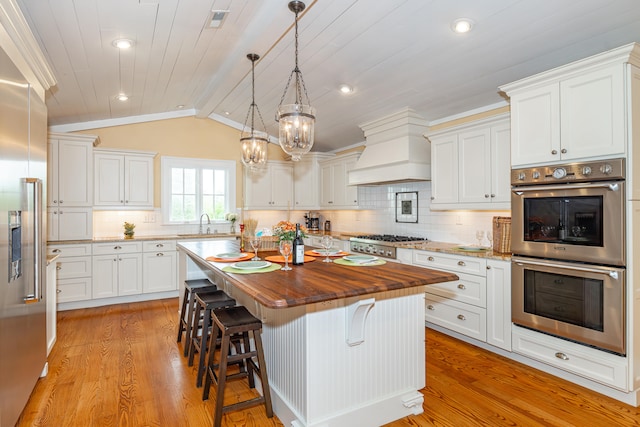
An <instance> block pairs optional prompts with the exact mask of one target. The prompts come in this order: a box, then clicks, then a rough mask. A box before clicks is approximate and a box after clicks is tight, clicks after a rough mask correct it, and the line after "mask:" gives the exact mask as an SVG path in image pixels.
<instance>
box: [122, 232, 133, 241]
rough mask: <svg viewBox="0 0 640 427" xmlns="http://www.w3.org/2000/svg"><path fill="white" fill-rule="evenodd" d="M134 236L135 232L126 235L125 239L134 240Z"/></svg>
mask: <svg viewBox="0 0 640 427" xmlns="http://www.w3.org/2000/svg"><path fill="white" fill-rule="evenodd" d="M133 234H134V233H133V232H130V233H124V238H125V239H127V240H129V239H133Z"/></svg>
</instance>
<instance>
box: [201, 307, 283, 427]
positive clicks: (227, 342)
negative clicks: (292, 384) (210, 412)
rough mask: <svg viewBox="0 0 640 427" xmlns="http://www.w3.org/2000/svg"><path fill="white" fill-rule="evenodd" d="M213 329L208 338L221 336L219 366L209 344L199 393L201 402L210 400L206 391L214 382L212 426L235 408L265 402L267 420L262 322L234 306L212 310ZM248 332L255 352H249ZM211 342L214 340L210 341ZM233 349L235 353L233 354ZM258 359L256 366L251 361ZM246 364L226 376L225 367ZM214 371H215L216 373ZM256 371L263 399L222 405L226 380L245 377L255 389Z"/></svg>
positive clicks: (268, 405) (268, 406) (269, 411)
mask: <svg viewBox="0 0 640 427" xmlns="http://www.w3.org/2000/svg"><path fill="white" fill-rule="evenodd" d="M212 314H213V328H212V331H211V336H212V337H213V336H216V334H218V331H220V333H221V334H222V336H221V339H220V341H221V344H220V363H219V364H215V363H214V357H215V350H216V347H215V346H214V345H211V349H210V351H209V358H208V361H207V372H206V374H207V375H206V378H205V383H204V389H203V391H202V400H207V399H208V398H209V389H210V388H211V382H212V381H215V382H216V383H217V394H216V405H215V413H214V418H213V420H214V421H213V425H214V427H219V426H220V424H221V423H222V414H223V412H230V411H234V410H238V409H244V408H248V407H251V406H255V405H259V404H262V403H264V405H265V410H266V412H267V417H268V418H271V417H273V409H272V407H271V392H270V390H269V381H268V378H267V365H266V363H265V361H264V351H263V349H262V339H261V338H260V333H261V331H262V322H261V321H260V320H259V319H257V318H256V317H254V316H253V315H251V313H249V311H248V310H247V309H246V308H245V307H243V306H235V307H230V308H223V309H219V310H214V311H213V312H212ZM249 332H251V333H252V335H253V341H254V343H255V350H253V351H252V350H251V346H250V342H249ZM238 337H241V338H242V340H241V341H242V342H241V345H234V341H236V338H238ZM236 342H237V341H236ZM212 343H213V339H212ZM232 346H233V349H235V354H232ZM254 357H257V359H258V364H257V365H256V362H255V361H254V360H253V358H254ZM238 362H246V363H245V365H246V368H247V369H246V370H245V369H240V372H238V373H234V374H230V375H227V366H228V365H229V364H232V363H238ZM216 368H218V372H217V373H216ZM254 372H256V373H257V374H258V375H259V377H260V381H261V382H262V396H259V397H255V398H253V399H249V400H245V401H242V402H237V403H233V404H231V405H226V406H225V405H224V388H225V384H226V381H227V380H231V379H236V378H244V377H247V378H248V380H249V387H250V388H255V386H256V385H255V379H254V377H253V373H254Z"/></svg>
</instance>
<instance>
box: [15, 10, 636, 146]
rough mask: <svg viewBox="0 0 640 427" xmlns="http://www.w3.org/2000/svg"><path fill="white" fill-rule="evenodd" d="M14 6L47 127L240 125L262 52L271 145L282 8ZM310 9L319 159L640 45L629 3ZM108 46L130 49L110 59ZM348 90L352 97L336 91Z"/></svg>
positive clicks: (307, 46)
mask: <svg viewBox="0 0 640 427" xmlns="http://www.w3.org/2000/svg"><path fill="white" fill-rule="evenodd" d="M16 1H17V3H18V5H19V6H20V8H21V10H22V12H23V13H24V15H25V18H26V20H27V22H28V23H29V26H30V27H31V29H32V31H33V33H34V35H35V37H36V39H37V41H38V43H39V44H40V46H41V48H42V50H43V52H44V54H45V57H46V58H47V60H48V61H49V64H50V65H51V66H52V69H53V71H54V74H55V77H56V79H57V82H58V84H57V85H56V86H55V87H53V88H52V89H51V90H50V91H49V93H48V94H47V106H48V108H49V125H50V126H57V127H58V128H59V129H65V128H66V129H69V130H79V129H83V128H92V127H96V122H98V123H103V124H109V123H117V122H118V120H129V121H130V120H143V119H145V118H157V117H173V116H181V115H195V116H197V117H200V118H207V117H209V118H212V119H214V120H220V121H222V122H225V123H227V124H231V125H232V126H237V127H242V124H243V123H244V121H245V117H246V114H247V110H248V109H249V104H250V102H251V76H250V70H251V62H250V61H249V60H248V59H247V58H246V55H247V54H248V53H257V54H258V55H260V56H261V59H260V61H259V62H257V63H256V80H255V81H256V91H255V92H256V102H257V105H258V107H259V109H260V111H261V113H262V116H263V118H264V122H265V125H266V127H267V130H268V132H269V133H270V134H271V135H275V136H277V132H278V130H277V126H276V123H275V121H274V115H275V112H276V108H277V106H278V104H279V103H280V98H281V96H282V93H283V92H284V88H285V84H286V82H287V79H288V78H289V74H290V73H291V70H292V69H293V65H294V34H293V30H292V27H293V21H294V14H293V13H292V12H291V11H289V9H288V7H287V4H288V0H16ZM306 4H307V7H306V10H305V11H304V12H303V14H301V17H300V24H299V33H300V38H299V40H300V52H299V60H300V69H301V70H302V73H303V76H304V81H305V83H306V86H307V89H308V93H309V97H310V99H311V104H312V105H313V106H314V107H316V109H317V123H316V146H315V147H314V151H329V150H333V149H338V148H340V147H345V146H349V145H352V144H355V143H359V142H361V141H363V139H364V138H363V135H362V131H361V130H360V128H359V127H358V125H360V124H362V123H366V122H368V121H371V120H375V119H377V118H379V117H382V116H385V115H388V114H391V113H395V112H397V111H400V110H402V109H404V108H406V107H409V108H412V109H414V110H416V111H417V112H418V113H419V114H420V115H421V116H422V117H423V118H424V119H426V120H429V121H432V122H437V121H438V120H440V119H443V118H446V117H451V116H454V115H457V114H461V113H464V112H468V111H473V110H476V109H481V108H485V107H486V106H492V105H500V104H501V103H504V102H505V98H504V96H503V95H501V94H500V93H498V86H499V85H501V84H504V83H508V82H511V81H514V80H517V79H520V78H523V77H527V76H529V75H532V74H535V73H538V72H541V71H544V70H547V69H550V68H553V67H556V66H559V65H563V64H566V63H568V62H571V61H574V60H577V59H580V58H584V57H587V56H590V55H593V54H596V53H599V52H602V51H605V50H608V49H611V48H614V47H618V46H621V45H624V44H627V43H631V42H634V41H640V5H639V3H638V0H561V1H558V0H536V1H530V0H520V1H517V0H456V1H451V0H373V1H372V0H308V1H306ZM212 10H224V11H228V14H227V16H226V18H225V19H224V21H223V23H222V26H221V27H220V28H218V29H209V28H207V26H208V23H209V20H210V12H211V11H212ZM460 17H466V18H470V19H472V20H473V21H474V27H473V29H472V31H471V32H470V33H467V34H456V33H454V32H453V31H452V30H451V28H450V25H451V22H452V21H454V20H455V19H457V18H460ZM117 38H127V39H131V40H133V41H134V43H135V45H134V46H133V48H131V49H128V50H118V49H116V48H115V47H114V46H113V45H112V42H113V40H115V39H117ZM343 83H346V84H349V85H351V86H353V87H354V89H355V90H354V92H353V93H352V94H350V95H343V94H341V93H340V92H339V91H338V86H339V85H340V84H343ZM120 92H122V93H126V94H127V95H129V97H130V98H129V100H128V101H127V102H121V101H118V100H117V99H116V95H118V94H119V93H120ZM179 105H180V106H183V107H178V106H179ZM103 121H104V122H103Z"/></svg>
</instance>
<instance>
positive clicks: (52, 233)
mask: <svg viewBox="0 0 640 427" xmlns="http://www.w3.org/2000/svg"><path fill="white" fill-rule="evenodd" d="M47 240H48V241H50V242H53V241H56V240H60V239H58V208H48V209H47Z"/></svg>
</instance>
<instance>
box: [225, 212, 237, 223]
mask: <svg viewBox="0 0 640 427" xmlns="http://www.w3.org/2000/svg"><path fill="white" fill-rule="evenodd" d="M224 219H225V220H226V221H229V222H231V225H233V224H235V223H236V221H237V220H238V214H236V213H231V212H229V213H227V214H226V215H225V216H224Z"/></svg>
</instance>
